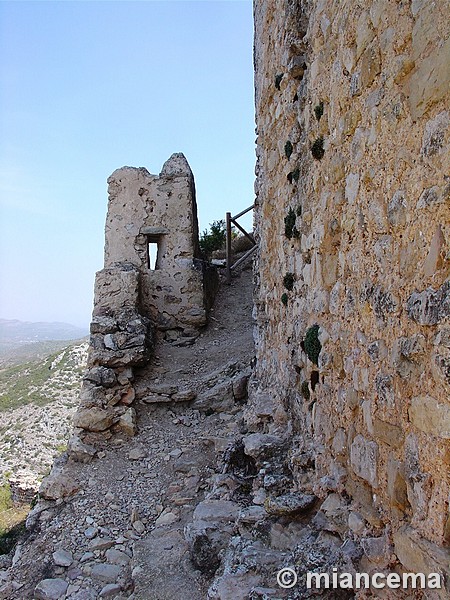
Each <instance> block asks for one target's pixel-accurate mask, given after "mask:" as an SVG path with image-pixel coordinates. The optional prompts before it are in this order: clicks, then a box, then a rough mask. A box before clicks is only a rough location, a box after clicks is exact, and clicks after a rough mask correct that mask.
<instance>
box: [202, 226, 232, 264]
mask: <svg viewBox="0 0 450 600" xmlns="http://www.w3.org/2000/svg"><path fill="white" fill-rule="evenodd" d="M226 237H227V232H226V227H225V221H224V219H221V220H220V221H213V222H212V223H211V224H210V226H209V231H208V230H207V229H205V230H204V232H203V233H202V235H201V236H200V249H201V251H202V252H203V254H205V255H206V256H207V257H208V258H209V257H210V256H211V254H212V253H213V252H214V250H220V249H221V248H223V247H224V246H225V240H226Z"/></svg>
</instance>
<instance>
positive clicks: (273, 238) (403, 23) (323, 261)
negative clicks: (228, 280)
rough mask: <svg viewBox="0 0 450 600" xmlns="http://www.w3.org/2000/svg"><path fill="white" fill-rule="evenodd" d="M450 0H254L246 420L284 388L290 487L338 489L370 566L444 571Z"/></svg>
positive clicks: (278, 419)
mask: <svg viewBox="0 0 450 600" xmlns="http://www.w3.org/2000/svg"><path fill="white" fill-rule="evenodd" d="M449 14H450V2H448V0H437V1H436V2H426V1H421V0H413V1H411V2H409V1H401V0H400V1H396V2H394V1H392V0H374V1H372V2H361V1H358V0H310V1H309V2H308V1H302V0H255V68H256V78H255V81H256V114H257V183H256V191H257V206H256V222H255V226H256V236H257V239H258V243H259V249H258V255H257V259H256V283H257V286H256V292H255V304H256V311H255V312H256V319H257V326H256V345H257V359H258V362H257V375H256V380H258V381H259V388H258V390H257V392H255V393H254V394H253V405H252V408H251V410H249V411H248V418H247V421H248V423H249V425H250V426H254V427H255V428H256V426H257V425H258V423H259V426H261V423H262V420H261V418H259V420H258V415H262V414H266V413H267V411H266V413H264V410H261V406H259V405H262V404H264V405H265V404H267V398H268V397H269V398H270V402H271V403H272V404H271V406H272V408H271V413H272V418H271V419H269V420H268V419H267V415H266V418H265V420H264V427H265V430H266V431H267V432H268V433H273V432H278V433H283V434H284V435H287V434H289V435H292V440H293V441H292V447H291V453H292V460H291V466H292V469H293V471H294V473H295V481H296V484H297V485H298V487H299V488H301V489H306V490H307V489H308V488H309V489H311V490H312V491H314V492H315V493H316V494H317V495H318V496H319V497H321V498H323V499H325V498H326V497H327V496H328V497H329V495H330V494H334V496H333V498H334V500H333V502H335V504H336V507H337V508H338V509H339V510H338V512H339V511H340V512H339V514H340V519H341V522H342V523H343V525H342V523H341V526H340V528H338V530H339V531H340V532H341V534H342V535H343V537H345V536H353V537H355V538H357V539H358V540H360V541H362V542H363V547H364V548H365V555H364V557H363V559H362V563H363V565H365V566H366V567H367V569H371V568H375V567H377V568H378V569H379V568H386V567H387V566H388V565H389V564H390V565H391V566H392V565H393V564H395V560H397V559H398V561H399V563H401V564H402V565H403V567H404V568H405V569H409V570H413V571H425V572H427V571H428V572H429V571H440V572H442V573H447V576H448V574H449V573H448V562H449V560H448V559H449V555H448V552H447V550H446V545H447V544H448V543H449V542H450V520H449V492H450V482H449V463H450V453H449V443H448V440H449V439H450V398H449V391H450V341H449V340H450V283H449V273H450V253H449V240H450V159H449V147H450V127H449V125H450V114H449V100H450V91H449V88H450V67H449V65H450V37H449V36H450V20H449V18H448V15H449ZM374 539H376V540H377V544H378V545H376V544H375V543H374V542H373V540H374ZM371 540H372V542H371ZM374 544H375V545H374ZM374 547H376V548H378V550H376V551H375V550H374ZM446 593H448V592H445V594H446ZM443 597H444V596H443Z"/></svg>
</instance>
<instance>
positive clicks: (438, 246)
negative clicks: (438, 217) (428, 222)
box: [423, 225, 445, 277]
mask: <svg viewBox="0 0 450 600" xmlns="http://www.w3.org/2000/svg"><path fill="white" fill-rule="evenodd" d="M444 256H445V238H444V234H443V233H442V229H441V226H440V225H438V226H437V227H436V230H435V232H434V235H433V237H432V239H431V242H430V248H429V250H428V255H427V257H426V258H425V262H424V264H423V272H424V275H425V277H432V276H433V275H434V274H435V273H436V271H438V270H439V269H441V268H442V266H443V263H444Z"/></svg>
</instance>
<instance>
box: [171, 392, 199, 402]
mask: <svg viewBox="0 0 450 600" xmlns="http://www.w3.org/2000/svg"><path fill="white" fill-rule="evenodd" d="M196 398H197V393H196V392H194V390H180V391H179V392H177V393H176V394H173V396H172V400H173V401H174V402H191V401H192V400H195V399H196Z"/></svg>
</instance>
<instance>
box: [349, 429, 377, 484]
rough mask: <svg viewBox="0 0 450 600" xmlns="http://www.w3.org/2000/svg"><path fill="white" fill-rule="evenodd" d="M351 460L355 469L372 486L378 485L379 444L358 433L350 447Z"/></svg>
mask: <svg viewBox="0 0 450 600" xmlns="http://www.w3.org/2000/svg"><path fill="white" fill-rule="evenodd" d="M350 461H351V465H352V468H353V471H354V472H355V473H356V475H358V477H361V478H362V479H365V480H366V481H367V482H368V483H370V485H371V486H372V487H377V486H378V475H377V466H378V445H377V444H376V442H371V441H369V440H367V439H365V438H364V437H363V436H362V435H360V434H359V435H357V436H356V437H355V439H354V440H353V443H352V445H351V448H350Z"/></svg>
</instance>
